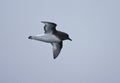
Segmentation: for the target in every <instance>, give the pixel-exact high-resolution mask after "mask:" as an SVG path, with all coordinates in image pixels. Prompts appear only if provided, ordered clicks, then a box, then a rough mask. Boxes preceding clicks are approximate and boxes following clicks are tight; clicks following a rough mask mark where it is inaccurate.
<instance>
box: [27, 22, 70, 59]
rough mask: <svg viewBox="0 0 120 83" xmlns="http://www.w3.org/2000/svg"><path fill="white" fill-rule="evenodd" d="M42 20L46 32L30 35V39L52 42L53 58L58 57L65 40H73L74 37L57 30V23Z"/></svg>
mask: <svg viewBox="0 0 120 83" xmlns="http://www.w3.org/2000/svg"><path fill="white" fill-rule="evenodd" d="M41 22H42V23H44V24H45V26H44V34H42V35H34V36H29V37H28V39H33V40H38V41H42V42H46V43H51V45H52V47H53V58H54V59H56V58H57V56H58V55H59V53H60V51H61V49H62V47H63V40H70V41H72V39H70V37H69V35H68V34H67V33H65V32H62V31H58V30H56V26H57V24H56V23H53V22H46V21H41Z"/></svg>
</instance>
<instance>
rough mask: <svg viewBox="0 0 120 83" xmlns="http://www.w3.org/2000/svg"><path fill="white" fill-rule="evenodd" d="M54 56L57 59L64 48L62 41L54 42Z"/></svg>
mask: <svg viewBox="0 0 120 83" xmlns="http://www.w3.org/2000/svg"><path fill="white" fill-rule="evenodd" d="M52 46H53V58H54V59H56V58H57V56H58V55H59V53H60V51H61V49H62V41H61V42H60V43H52Z"/></svg>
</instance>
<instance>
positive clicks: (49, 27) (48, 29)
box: [41, 21, 57, 33]
mask: <svg viewBox="0 0 120 83" xmlns="http://www.w3.org/2000/svg"><path fill="white" fill-rule="evenodd" d="M41 22H42V23H44V24H45V26H44V31H45V33H53V32H55V31H56V26H57V24H56V23H53V22H46V21H41Z"/></svg>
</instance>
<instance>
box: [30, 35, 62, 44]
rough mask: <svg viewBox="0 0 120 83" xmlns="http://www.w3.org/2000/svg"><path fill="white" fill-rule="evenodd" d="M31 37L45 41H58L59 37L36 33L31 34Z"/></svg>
mask: <svg viewBox="0 0 120 83" xmlns="http://www.w3.org/2000/svg"><path fill="white" fill-rule="evenodd" d="M32 39H34V40H38V41H43V42H47V43H52V42H56V43H57V42H60V39H59V38H57V37H56V36H55V35H52V34H43V35H36V36H32Z"/></svg>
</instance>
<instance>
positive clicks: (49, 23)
mask: <svg viewBox="0 0 120 83" xmlns="http://www.w3.org/2000/svg"><path fill="white" fill-rule="evenodd" d="M41 23H44V24H46V23H48V24H52V25H55V26H57V24H56V23H54V22H48V21H41Z"/></svg>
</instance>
